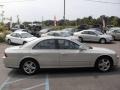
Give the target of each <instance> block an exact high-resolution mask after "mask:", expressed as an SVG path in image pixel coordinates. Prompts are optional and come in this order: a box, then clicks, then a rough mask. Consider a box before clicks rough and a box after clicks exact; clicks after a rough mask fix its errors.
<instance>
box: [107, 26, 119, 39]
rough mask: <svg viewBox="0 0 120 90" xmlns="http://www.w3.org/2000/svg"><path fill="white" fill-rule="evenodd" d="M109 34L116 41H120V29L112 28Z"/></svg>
mask: <svg viewBox="0 0 120 90" xmlns="http://www.w3.org/2000/svg"><path fill="white" fill-rule="evenodd" d="M107 34H109V35H112V36H113V39H114V40H120V27H114V28H111V29H110V30H109V31H107Z"/></svg>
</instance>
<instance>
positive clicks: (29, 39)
mask: <svg viewBox="0 0 120 90" xmlns="http://www.w3.org/2000/svg"><path fill="white" fill-rule="evenodd" d="M35 39H37V37H30V38H24V40H25V41H27V42H30V41H33V40H35Z"/></svg>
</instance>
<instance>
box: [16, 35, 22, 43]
mask: <svg viewBox="0 0 120 90" xmlns="http://www.w3.org/2000/svg"><path fill="white" fill-rule="evenodd" d="M16 42H17V43H18V44H23V38H22V36H21V34H19V33H17V37H16Z"/></svg>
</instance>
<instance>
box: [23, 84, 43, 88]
mask: <svg viewBox="0 0 120 90" xmlns="http://www.w3.org/2000/svg"><path fill="white" fill-rule="evenodd" d="M44 85H45V83H42V84H39V85H35V86H32V87H29V88H25V89H23V90H31V89H34V88H37V87H40V86H44Z"/></svg>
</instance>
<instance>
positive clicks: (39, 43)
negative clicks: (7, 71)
mask: <svg viewBox="0 0 120 90" xmlns="http://www.w3.org/2000/svg"><path fill="white" fill-rule="evenodd" d="M3 59H4V64H5V66H6V67H8V68H19V69H21V70H22V71H23V72H24V73H26V74H29V75H31V74H35V73H36V72H37V71H38V70H39V69H40V68H75V67H95V68H96V69H98V70H100V71H102V72H106V71H109V70H110V69H112V67H113V66H116V65H117V64H118V61H119V57H118V56H117V54H116V52H114V51H112V50H109V49H105V48H98V47H90V46H86V45H84V44H82V43H80V42H78V41H76V40H71V39H64V38H63V37H43V38H38V39H36V40H34V41H32V42H28V43H26V44H25V45H23V46H15V47H10V48H7V49H6V50H5V55H4V57H3Z"/></svg>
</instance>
